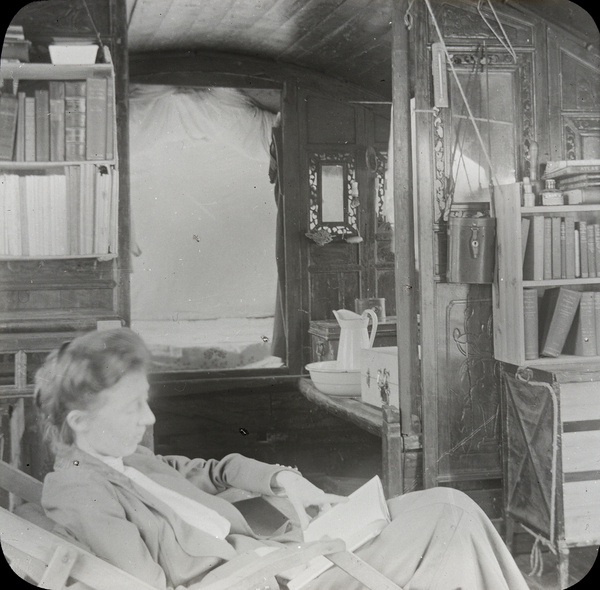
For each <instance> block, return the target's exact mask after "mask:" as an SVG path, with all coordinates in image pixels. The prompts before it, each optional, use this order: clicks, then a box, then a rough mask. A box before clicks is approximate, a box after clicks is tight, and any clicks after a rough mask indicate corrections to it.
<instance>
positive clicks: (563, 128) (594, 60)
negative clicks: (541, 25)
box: [547, 27, 600, 160]
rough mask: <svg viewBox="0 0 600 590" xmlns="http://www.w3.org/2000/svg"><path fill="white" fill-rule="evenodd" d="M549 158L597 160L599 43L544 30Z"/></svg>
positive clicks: (599, 136) (599, 147) (599, 146)
mask: <svg viewBox="0 0 600 590" xmlns="http://www.w3.org/2000/svg"><path fill="white" fill-rule="evenodd" d="M547 39H548V41H547V43H548V46H547V47H548V51H547V54H548V98H549V113H550V117H549V119H550V128H549V137H550V145H551V147H552V149H551V152H550V156H551V158H550V159H553V160H566V159H594V158H600V55H599V51H600V45H599V43H600V41H598V39H597V40H596V43H595V44H589V45H586V44H585V42H584V41H583V40H574V39H573V38H572V37H571V36H570V35H568V34H566V33H563V32H561V31H559V30H557V29H555V28H551V27H548V29H547Z"/></svg>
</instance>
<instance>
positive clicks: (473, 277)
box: [447, 203, 496, 285]
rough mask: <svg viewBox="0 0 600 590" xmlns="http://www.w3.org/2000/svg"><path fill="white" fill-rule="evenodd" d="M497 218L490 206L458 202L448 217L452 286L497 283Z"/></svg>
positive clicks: (449, 267)
mask: <svg viewBox="0 0 600 590" xmlns="http://www.w3.org/2000/svg"><path fill="white" fill-rule="evenodd" d="M495 242H496V219H495V218H494V217H490V216H489V206H488V204H487V203H455V204H453V205H452V206H451V208H450V214H449V216H448V275H447V279H448V282H449V283H468V284H478V285H481V284H487V283H492V282H493V280H494V261H495V258H496V257H495V250H494V248H495Z"/></svg>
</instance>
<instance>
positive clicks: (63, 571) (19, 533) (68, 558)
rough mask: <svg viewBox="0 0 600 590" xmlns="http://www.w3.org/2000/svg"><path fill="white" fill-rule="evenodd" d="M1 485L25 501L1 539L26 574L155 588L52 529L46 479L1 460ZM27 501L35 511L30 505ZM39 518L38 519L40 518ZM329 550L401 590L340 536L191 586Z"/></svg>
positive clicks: (205, 587)
mask: <svg viewBox="0 0 600 590" xmlns="http://www.w3.org/2000/svg"><path fill="white" fill-rule="evenodd" d="M0 488H2V489H4V490H6V491H8V492H9V493H11V494H14V495H15V496H18V497H19V498H21V499H22V500H24V502H25V504H22V505H21V506H20V507H19V508H18V511H19V512H20V513H22V514H27V515H28V518H27V519H26V518H24V517H23V516H20V515H18V514H13V513H11V512H9V511H8V510H6V509H5V508H0V542H1V544H2V549H3V551H4V555H5V557H6V559H7V561H8V563H9V564H10V566H11V567H12V569H13V570H14V571H15V572H16V573H17V574H18V575H19V576H20V577H21V578H23V579H25V580H27V581H28V582H30V583H32V584H34V585H36V586H38V587H40V588H49V589H52V590H55V589H56V590H63V589H68V590H119V589H121V588H122V589H124V590H125V589H126V590H153V587H152V586H150V585H149V584H147V583H146V582H144V581H142V580H140V579H138V578H136V577H134V576H132V575H131V574H129V573H128V572H125V571H124V570H121V569H120V568H117V567H115V566H113V565H112V564H110V563H108V562H106V561H104V560H102V559H100V558H99V557H96V556H95V555H93V554H91V553H90V552H89V551H87V550H86V549H84V548H83V547H81V546H79V545H77V544H76V543H74V542H71V541H69V540H67V539H66V538H63V537H61V536H59V535H57V534H55V533H54V532H52V531H51V530H49V529H50V528H51V523H52V521H50V519H48V518H47V517H46V516H45V515H43V513H42V510H41V506H40V500H41V494H42V483H41V482H40V481H38V480H36V479H35V478H33V477H31V476H29V475H27V474H26V473H24V472H22V471H20V470H19V469H16V468H15V467H12V466H11V465H9V464H8V463H5V462H4V461H0ZM28 504H30V505H31V507H30V508H33V509H32V510H28V509H27V507H28ZM36 521H37V522H36ZM320 555H324V556H325V557H326V558H327V559H329V560H330V561H331V562H332V563H334V564H335V565H336V566H338V567H339V568H340V569H342V570H344V571H345V572H347V573H348V574H349V575H350V576H352V577H354V578H355V579H357V580H358V581H360V582H361V583H362V584H363V585H364V586H365V588H370V589H371V590H401V588H400V587H399V586H397V585H396V584H394V583H393V582H391V581H390V580H389V579H388V578H386V577H385V576H384V575H383V574H381V573H380V572H378V571H377V570H375V569H374V568H372V567H371V566H370V565H368V564H367V563H365V562H364V561H362V560H360V559H359V558H358V557H356V556H355V555H353V554H352V553H350V552H348V551H346V550H345V547H344V543H343V542H342V541H340V540H336V539H334V540H327V541H320V542H317V543H311V544H307V545H304V546H302V547H291V546H290V547H285V548H281V549H277V550H275V551H271V552H270V553H268V554H266V555H262V556H259V555H257V553H256V552H248V553H243V554H241V555H239V556H238V557H237V558H235V559H233V560H231V561H229V562H227V563H225V564H223V565H222V566H220V567H218V568H216V569H215V570H213V572H211V575H210V580H211V581H210V582H208V580H207V581H206V582H199V583H197V584H194V585H192V586H190V587H189V590H234V589H235V590H254V589H255V588H258V587H260V586H261V585H264V583H265V580H266V579H273V578H274V577H276V576H277V574H279V573H281V572H284V571H287V570H289V569H291V568H294V567H297V566H300V565H303V564H306V563H308V561H310V560H311V559H313V558H315V557H317V556H320Z"/></svg>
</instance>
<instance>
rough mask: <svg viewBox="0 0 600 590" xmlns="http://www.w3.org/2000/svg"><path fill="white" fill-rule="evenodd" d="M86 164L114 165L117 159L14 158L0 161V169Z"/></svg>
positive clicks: (44, 167)
mask: <svg viewBox="0 0 600 590" xmlns="http://www.w3.org/2000/svg"><path fill="white" fill-rule="evenodd" d="M86 164H94V165H96V166H116V164H117V161H116V160H115V159H112V160H68V161H67V160H64V161H60V162H37V161H35V162H22V161H19V162H15V161H14V160H3V161H0V170H32V169H35V168H39V169H41V170H44V169H47V168H66V167H67V166H83V165H86Z"/></svg>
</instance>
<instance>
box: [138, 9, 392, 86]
mask: <svg viewBox="0 0 600 590" xmlns="http://www.w3.org/2000/svg"><path fill="white" fill-rule="evenodd" d="M127 4H128V13H129V15H130V17H129V19H130V24H129V48H130V52H132V53H137V52H154V51H181V50H184V51H188V50H196V51H198V50H200V51H219V52H225V53H233V54H242V55H246V56H249V57H257V58H263V59H268V60H272V61H276V62H279V63H289V64H293V65H296V66H301V67H306V68H310V69H311V70H316V71H319V72H323V73H325V74H328V75H334V76H336V77H338V78H341V79H345V80H348V81H350V82H354V83H357V84H359V85H361V86H365V87H368V88H370V89H372V90H374V91H376V92H377V91H379V92H381V93H383V94H386V95H388V94H389V92H390V90H391V80H390V76H391V12H392V2H391V0H201V1H198V0H127Z"/></svg>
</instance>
